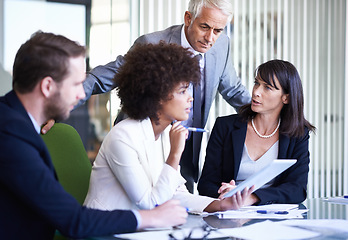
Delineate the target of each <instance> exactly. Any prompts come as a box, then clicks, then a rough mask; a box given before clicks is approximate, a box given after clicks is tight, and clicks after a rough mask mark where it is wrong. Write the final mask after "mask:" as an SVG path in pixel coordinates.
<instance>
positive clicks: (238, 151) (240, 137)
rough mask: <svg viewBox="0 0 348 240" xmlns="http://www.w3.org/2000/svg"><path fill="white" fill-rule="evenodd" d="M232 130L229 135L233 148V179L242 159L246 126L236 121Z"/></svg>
mask: <svg viewBox="0 0 348 240" xmlns="http://www.w3.org/2000/svg"><path fill="white" fill-rule="evenodd" d="M234 128H235V129H234V130H233V131H232V133H231V137H232V146H233V150H234V151H233V152H234V153H233V158H234V168H233V169H234V172H233V176H234V178H236V177H237V174H238V171H239V166H240V161H241V159H242V154H243V148H244V142H245V136H246V131H247V124H246V123H243V122H240V121H239V120H236V122H235V123H234Z"/></svg>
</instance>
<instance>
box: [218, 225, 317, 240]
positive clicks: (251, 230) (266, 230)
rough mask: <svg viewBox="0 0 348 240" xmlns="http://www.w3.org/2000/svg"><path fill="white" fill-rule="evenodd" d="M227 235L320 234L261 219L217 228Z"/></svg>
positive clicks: (282, 239) (258, 238) (275, 238)
mask: <svg viewBox="0 0 348 240" xmlns="http://www.w3.org/2000/svg"><path fill="white" fill-rule="evenodd" d="M219 231H220V232H221V233H224V234H225V235H227V236H230V237H235V238H241V239H249V240H263V239H265V240H266V239H267V240H288V239H289V240H290V239H291V240H296V239H311V238H315V237H318V236H320V235H321V234H320V233H318V232H313V231H310V230H307V229H302V228H297V227H291V226H286V225H282V224H279V223H278V222H272V221H263V222H260V223H254V224H251V225H248V226H245V227H239V228H225V229H219Z"/></svg>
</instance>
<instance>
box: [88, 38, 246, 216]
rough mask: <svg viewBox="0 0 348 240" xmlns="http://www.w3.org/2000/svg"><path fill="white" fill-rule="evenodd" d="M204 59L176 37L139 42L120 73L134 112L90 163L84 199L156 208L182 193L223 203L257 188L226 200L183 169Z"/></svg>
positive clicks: (191, 200) (227, 205) (217, 206)
mask: <svg viewBox="0 0 348 240" xmlns="http://www.w3.org/2000/svg"><path fill="white" fill-rule="evenodd" d="M200 76H201V73H200V67H199V63H198V60H197V59H196V58H194V57H193V54H192V53H191V52H190V51H189V50H188V49H185V48H183V47H181V46H179V45H176V44H166V43H164V42H160V43H159V44H145V45H142V44H139V45H135V47H133V48H132V49H131V50H130V51H129V52H128V53H127V54H126V56H125V58H124V63H123V64H122V67H120V69H119V71H118V73H117V74H116V75H115V77H114V81H115V83H116V85H117V86H118V88H117V91H118V92H117V93H118V96H119V98H120V99H121V105H122V111H123V112H124V113H126V114H127V115H128V118H127V119H125V120H123V121H121V122H119V123H118V124H116V125H115V126H114V127H113V128H112V130H111V131H110V132H109V134H108V135H107V136H106V137H105V139H104V141H103V143H102V146H101V148H100V150H99V153H98V156H97V158H96V160H95V162H94V166H93V169H92V174H91V180H90V188H89V192H88V195H87V197H86V200H85V204H86V205H87V206H88V207H91V208H98V209H104V210H112V209H116V208H121V209H151V208H154V207H156V206H157V205H160V204H162V203H164V202H166V201H167V200H169V199H178V200H179V201H180V203H181V204H182V205H183V206H185V207H187V208H189V209H190V210H192V211H198V212H202V211H207V212H214V211H223V210H228V209H237V208H239V207H240V206H241V205H243V200H244V199H245V198H246V197H248V196H249V195H250V193H251V191H252V189H246V191H243V194H240V193H239V194H236V195H234V196H232V197H229V198H226V199H224V200H218V199H214V198H210V197H204V196H199V195H193V194H190V193H189V192H188V191H187V189H186V187H185V185H184V183H185V179H184V178H183V177H182V176H181V174H180V169H179V168H180V167H179V162H180V157H181V154H182V152H183V150H184V147H185V140H186V138H187V137H188V130H187V129H186V128H185V127H184V126H182V125H181V122H182V121H185V120H187V119H188V117H189V113H190V111H191V107H192V101H193V98H192V96H191V95H190V94H189V93H188V91H187V89H188V87H189V86H190V84H193V85H197V84H199V82H200Z"/></svg>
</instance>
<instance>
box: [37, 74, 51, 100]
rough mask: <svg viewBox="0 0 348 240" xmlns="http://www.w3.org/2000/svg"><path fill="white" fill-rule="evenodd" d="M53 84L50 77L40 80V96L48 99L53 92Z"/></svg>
mask: <svg viewBox="0 0 348 240" xmlns="http://www.w3.org/2000/svg"><path fill="white" fill-rule="evenodd" d="M54 88H55V82H54V80H53V79H52V78H51V77H45V78H43V79H42V80H41V83H40V89H41V92H42V94H43V95H44V96H45V97H46V98H48V97H49V96H50V95H51V94H52V93H53V91H54Z"/></svg>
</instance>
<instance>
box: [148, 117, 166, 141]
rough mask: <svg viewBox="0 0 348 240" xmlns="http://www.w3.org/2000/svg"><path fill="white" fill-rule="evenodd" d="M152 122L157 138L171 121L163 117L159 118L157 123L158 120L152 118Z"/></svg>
mask: <svg viewBox="0 0 348 240" xmlns="http://www.w3.org/2000/svg"><path fill="white" fill-rule="evenodd" d="M151 124H152V129H153V133H154V135H155V140H157V139H158V138H159V136H160V135H161V134H162V132H163V131H164V130H165V129H166V128H167V127H168V125H169V124H170V122H167V121H162V120H161V119H159V120H158V121H157V124H156V122H155V121H154V120H153V119H151Z"/></svg>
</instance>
